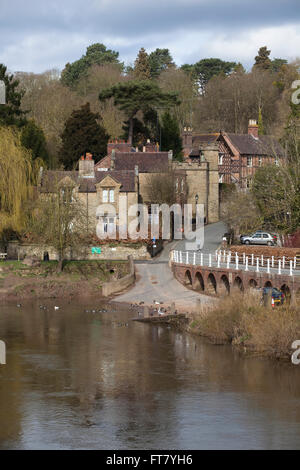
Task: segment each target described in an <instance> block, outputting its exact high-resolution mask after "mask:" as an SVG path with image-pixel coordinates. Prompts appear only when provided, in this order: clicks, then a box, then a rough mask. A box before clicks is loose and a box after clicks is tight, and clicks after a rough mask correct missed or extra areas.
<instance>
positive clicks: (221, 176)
mask: <svg viewBox="0 0 300 470" xmlns="http://www.w3.org/2000/svg"><path fill="white" fill-rule="evenodd" d="M223 179H224V175H220V176H219V183H223Z"/></svg>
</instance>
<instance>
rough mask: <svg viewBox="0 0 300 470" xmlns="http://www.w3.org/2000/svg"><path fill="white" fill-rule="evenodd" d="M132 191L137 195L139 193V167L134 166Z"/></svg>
mask: <svg viewBox="0 0 300 470" xmlns="http://www.w3.org/2000/svg"><path fill="white" fill-rule="evenodd" d="M134 189H135V191H136V192H137V193H138V191H139V167H138V165H134Z"/></svg>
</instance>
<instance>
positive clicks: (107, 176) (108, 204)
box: [39, 154, 138, 233]
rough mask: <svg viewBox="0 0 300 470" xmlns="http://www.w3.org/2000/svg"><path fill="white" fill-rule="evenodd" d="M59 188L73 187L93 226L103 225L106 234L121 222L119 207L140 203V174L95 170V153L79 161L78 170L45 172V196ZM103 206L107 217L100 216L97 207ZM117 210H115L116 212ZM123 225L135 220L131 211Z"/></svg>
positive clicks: (42, 183)
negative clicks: (131, 215)
mask: <svg viewBox="0 0 300 470" xmlns="http://www.w3.org/2000/svg"><path fill="white" fill-rule="evenodd" d="M57 186H59V188H65V187H67V186H68V187H70V186H72V188H73V192H74V195H76V196H77V198H78V199H79V201H81V202H82V204H83V207H84V208H85V209H86V211H87V214H88V217H89V224H90V226H91V227H96V225H97V224H98V223H100V224H101V225H102V230H103V232H104V233H105V232H111V231H112V229H113V228H114V227H115V224H116V225H119V223H120V217H119V216H120V211H119V204H120V203H121V201H122V204H124V205H126V207H127V206H128V207H129V206H130V205H133V204H137V202H138V175H137V172H136V171H134V170H125V171H118V170H111V169H109V168H108V169H107V171H95V164H94V160H93V158H92V155H91V154H87V155H86V158H84V157H81V159H80V160H79V170H78V171H44V172H42V174H41V177H40V182H39V191H40V193H41V194H48V193H51V192H56V191H57ZM100 205H102V209H103V214H101V215H97V208H98V207H99V206H100ZM112 209H113V210H112ZM125 217H126V220H124V219H123V223H124V224H125V223H126V224H127V225H128V224H129V223H130V221H131V219H132V218H133V217H132V218H131V217H129V216H128V212H126V214H125Z"/></svg>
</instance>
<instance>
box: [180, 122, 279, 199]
mask: <svg viewBox="0 0 300 470" xmlns="http://www.w3.org/2000/svg"><path fill="white" fill-rule="evenodd" d="M208 143H215V144H217V145H218V148H219V155H218V170H219V183H234V184H236V185H238V187H239V188H240V189H243V190H246V189H247V188H249V187H250V185H251V181H252V178H253V176H254V174H255V171H256V170H257V168H259V167H261V166H262V165H265V164H269V163H274V164H278V162H279V160H280V159H281V158H284V156H285V152H284V149H283V148H282V146H281V145H280V144H279V143H278V141H277V140H276V139H275V138H274V137H272V136H266V135H258V125H257V123H256V121H254V120H250V121H249V126H248V134H233V133H227V132H223V131H220V132H219V133H214V134H199V135H194V134H193V133H192V130H191V129H190V128H189V129H185V131H184V133H183V146H184V156H185V160H186V161H196V160H200V159H201V153H202V149H203V146H205V145H207V144H208Z"/></svg>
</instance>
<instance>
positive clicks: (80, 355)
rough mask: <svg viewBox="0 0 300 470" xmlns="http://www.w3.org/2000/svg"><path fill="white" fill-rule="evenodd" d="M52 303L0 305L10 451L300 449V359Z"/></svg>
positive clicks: (4, 445) (1, 433) (5, 434)
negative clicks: (248, 351)
mask: <svg viewBox="0 0 300 470" xmlns="http://www.w3.org/2000/svg"><path fill="white" fill-rule="evenodd" d="M45 305H47V310H43V309H40V307H39V303H34V304H27V305H26V306H25V305H24V306H21V307H20V308H17V306H16V305H8V306H3V305H1V306H0V339H2V340H4V341H5V343H6V347H7V364H6V365H0V448H1V449H116V450H120V449H130V450H132V449H292V448H297V449H299V448H300V366H293V365H291V364H287V363H285V364H282V363H278V362H275V361H270V360H268V359H260V358H253V357H252V358H249V357H244V356H243V355H240V354H239V353H238V352H233V351H232V349H231V347H230V346H215V345H211V344H209V343H208V342H207V341H205V340H203V339H202V338H198V337H193V336H190V335H188V334H182V333H179V332H177V331H174V330H172V329H170V328H168V327H163V326H154V325H149V324H143V323H138V322H132V321H130V319H131V318H132V317H133V316H135V315H136V314H135V313H134V312H133V311H131V310H130V309H128V308H124V307H123V309H122V308H120V307H118V310H117V309H116V307H114V306H112V305H109V306H106V307H105V306H103V305H101V304H100V303H98V304H94V305H92V306H89V305H80V304H79V303H74V304H65V305H62V304H59V305H60V307H61V308H60V309H59V310H57V311H55V310H54V305H55V304H53V303H47V304H45ZM90 308H96V309H97V310H98V309H103V308H108V309H109V310H108V312H106V313H103V312H102V313H98V312H97V313H89V312H85V309H90ZM127 323H128V325H127Z"/></svg>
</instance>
